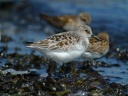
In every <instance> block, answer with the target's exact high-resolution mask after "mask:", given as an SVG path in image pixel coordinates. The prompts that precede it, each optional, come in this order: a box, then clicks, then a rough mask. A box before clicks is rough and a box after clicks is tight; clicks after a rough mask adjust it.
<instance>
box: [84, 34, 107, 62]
mask: <svg viewBox="0 0 128 96" xmlns="http://www.w3.org/2000/svg"><path fill="white" fill-rule="evenodd" d="M97 37H98V38H99V39H100V40H98V39H96V38H93V37H91V38H90V39H89V46H88V48H87V50H86V52H85V53H84V54H83V58H85V59H86V60H90V61H93V60H94V59H98V58H101V57H103V56H104V55H105V54H106V53H107V52H108V51H109V35H108V34H107V33H106V32H101V33H99V34H98V35H97Z"/></svg>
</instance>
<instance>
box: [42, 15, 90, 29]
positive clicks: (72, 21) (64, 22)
mask: <svg viewBox="0 0 128 96" xmlns="http://www.w3.org/2000/svg"><path fill="white" fill-rule="evenodd" d="M40 18H41V19H43V20H45V21H47V22H48V23H49V24H51V25H52V26H54V27H56V28H59V29H64V30H67V31H69V30H72V31H74V30H76V29H77V28H76V27H78V26H80V25H85V24H90V22H91V17H90V16H89V15H88V14H87V13H80V14H78V15H77V16H74V15H64V16H48V15H46V14H40Z"/></svg>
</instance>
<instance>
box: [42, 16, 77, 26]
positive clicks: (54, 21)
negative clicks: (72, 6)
mask: <svg viewBox="0 0 128 96" xmlns="http://www.w3.org/2000/svg"><path fill="white" fill-rule="evenodd" d="M40 17H41V18H42V19H44V20H45V21H47V22H48V23H49V24H51V25H52V26H54V27H57V28H63V26H64V25H66V23H67V22H68V21H69V19H72V18H75V17H73V16H48V15H44V14H41V15H40Z"/></svg>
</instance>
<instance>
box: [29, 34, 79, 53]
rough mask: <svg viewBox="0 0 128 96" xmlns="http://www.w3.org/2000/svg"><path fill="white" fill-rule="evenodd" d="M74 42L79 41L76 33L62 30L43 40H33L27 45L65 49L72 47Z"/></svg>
mask: <svg viewBox="0 0 128 96" xmlns="http://www.w3.org/2000/svg"><path fill="white" fill-rule="evenodd" d="M76 42H79V38H78V36H77V35H75V34H73V33H70V32H63V33H59V34H56V35H52V36H50V37H49V38H47V39H45V40H42V41H39V42H34V43H32V44H30V45H29V46H30V47H33V48H35V47H36V48H40V49H48V50H57V51H66V50H68V49H69V48H71V47H73V45H74V44H75V43H76ZM29 46H28V47H29Z"/></svg>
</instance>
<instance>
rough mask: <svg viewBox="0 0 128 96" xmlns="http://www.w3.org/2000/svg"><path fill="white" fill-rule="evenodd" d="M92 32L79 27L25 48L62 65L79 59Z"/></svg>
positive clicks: (84, 27)
mask: <svg viewBox="0 0 128 96" xmlns="http://www.w3.org/2000/svg"><path fill="white" fill-rule="evenodd" d="M91 36H93V34H92V30H91V28H90V27H89V26H87V25H84V26H79V27H78V30H77V31H68V32H62V33H59V34H54V35H52V36H50V37H48V38H46V39H44V40H41V41H38V42H33V43H31V44H29V45H28V46H27V47H30V48H34V49H35V50H38V51H40V52H41V53H42V54H43V55H44V56H46V57H48V58H50V59H52V60H53V61H55V62H56V63H58V64H60V65H62V64H64V63H68V62H70V61H72V60H74V59H77V58H78V57H81V56H82V54H83V53H85V51H86V50H87V48H88V45H89V39H88V38H90V37H91Z"/></svg>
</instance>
